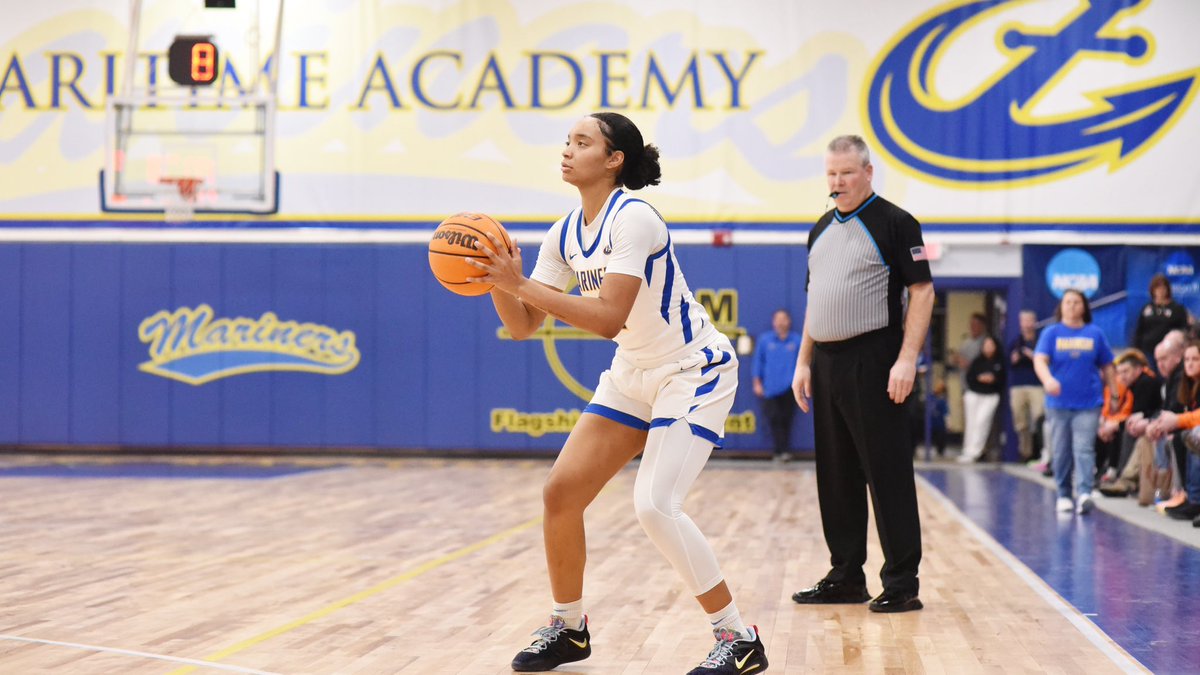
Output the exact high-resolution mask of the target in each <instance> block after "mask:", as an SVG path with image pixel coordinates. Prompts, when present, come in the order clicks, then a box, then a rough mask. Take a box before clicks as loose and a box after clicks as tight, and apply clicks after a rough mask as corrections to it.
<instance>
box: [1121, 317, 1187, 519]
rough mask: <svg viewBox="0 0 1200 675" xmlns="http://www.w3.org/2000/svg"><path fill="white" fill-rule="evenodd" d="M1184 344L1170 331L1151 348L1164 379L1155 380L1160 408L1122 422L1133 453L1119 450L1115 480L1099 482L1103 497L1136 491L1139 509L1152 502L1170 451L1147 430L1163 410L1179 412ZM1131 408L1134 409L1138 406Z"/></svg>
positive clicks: (1126, 449) (1126, 448)
mask: <svg viewBox="0 0 1200 675" xmlns="http://www.w3.org/2000/svg"><path fill="white" fill-rule="evenodd" d="M1185 344H1186V341H1185V339H1184V335H1183V331H1180V330H1173V331H1171V332H1170V333H1167V336H1166V337H1165V338H1163V341H1162V342H1160V343H1158V346H1157V347H1155V348H1154V360H1155V362H1156V363H1157V365H1158V371H1159V372H1160V373H1163V374H1164V375H1165V378H1159V380H1158V382H1159V385H1160V386H1159V389H1158V398H1159V400H1160V401H1161V402H1162V405H1161V407H1160V408H1159V409H1157V410H1150V411H1147V412H1144V413H1143V412H1140V411H1139V412H1134V413H1133V414H1132V415H1130V416H1129V419H1127V420H1126V421H1125V435H1126V437H1127V438H1128V439H1129V440H1131V441H1132V442H1133V447H1132V452H1130V451H1129V448H1128V443H1126V445H1125V446H1123V447H1122V451H1121V459H1120V461H1119V462H1118V463H1117V471H1118V476H1117V478H1116V480H1113V481H1112V482H1106V481H1104V480H1102V481H1101V484H1100V492H1101V493H1103V494H1104V495H1106V496H1109V497H1124V496H1126V495H1128V494H1130V493H1131V492H1133V491H1135V490H1136V491H1137V492H1138V504H1139V505H1140V506H1149V505H1150V504H1153V503H1154V488H1155V486H1154V483H1155V481H1156V479H1160V476H1159V475H1158V473H1157V469H1164V468H1168V467H1169V465H1170V460H1169V458H1168V457H1167V454H1168V453H1169V448H1168V447H1167V446H1168V444H1167V442H1166V440H1165V439H1157V440H1155V439H1151V438H1150V437H1149V435H1148V434H1147V433H1146V431H1147V429H1148V428H1149V426H1150V424H1151V421H1152V420H1153V419H1155V418H1156V417H1157V416H1158V415H1160V414H1161V413H1162V411H1163V410H1172V411H1175V412H1179V411H1181V410H1182V407H1181V406H1180V404H1179V399H1178V395H1177V394H1178V391H1179V379H1180V377H1181V376H1182V374H1183V369H1182V368H1180V367H1179V363H1180V361H1181V360H1182V358H1183V348H1184V345H1185ZM1134 405H1135V407H1136V406H1137V403H1136V402H1135V404H1134Z"/></svg>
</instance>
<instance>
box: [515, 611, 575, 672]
mask: <svg viewBox="0 0 1200 675" xmlns="http://www.w3.org/2000/svg"><path fill="white" fill-rule="evenodd" d="M533 634H534V635H536V636H537V639H536V640H534V641H533V644H531V645H529V646H528V647H526V648H525V649H522V650H521V651H520V652H518V653H517V656H516V657H515V658H514V659H513V662H512V669H513V670H515V671H517V672H519V673H540V672H542V671H546V670H553V669H555V668H557V667H558V666H561V665H562V664H564V663H571V662H573V661H582V660H584V659H586V658H587V657H589V656H591V655H592V636H591V635H589V634H588V628H587V617H586V616H585V617H583V628H582V629H581V630H572V629H570V628H567V626H566V624H564V623H563V620H562V617H561V616H556V615H553V614H552V615H550V625H548V626H543V627H541V628H539V629H537V630H536V631H534V632H533Z"/></svg>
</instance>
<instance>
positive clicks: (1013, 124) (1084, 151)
mask: <svg viewBox="0 0 1200 675" xmlns="http://www.w3.org/2000/svg"><path fill="white" fill-rule="evenodd" d="M1027 2H1028V0H965V1H962V0H960V1H959V2H957V3H953V5H943V6H942V8H939V9H938V10H935V11H936V12H937V13H935V14H933V15H931V16H930V15H927V16H925V17H922V18H921V19H919V20H918V21H917V22H915V23H914V24H913V25H912V26H910V27H909V28H908V29H906V30H905V31H904V32H903V33H902V34H901V36H900V37H899V38H898V40H897V42H896V43H895V44H894V45H893V46H892V47H891V49H890V50H885V51H884V53H883V56H882V57H881V59H880V61H879V62H878V67H877V68H876V69H875V71H874V76H873V77H872V80H871V85H870V91H869V93H868V97H867V115H868V117H869V119H870V123H871V128H872V130H873V131H874V133H875V135H876V137H877V139H878V141H879V146H880V148H881V149H882V150H883V151H884V152H886V153H888V154H890V155H891V156H892V157H894V158H895V159H896V160H898V161H899V162H901V163H903V164H905V165H907V166H908V167H910V168H911V169H913V170H915V171H917V172H919V173H921V174H923V175H925V176H927V177H929V178H932V179H934V180H935V181H939V182H940V181H946V182H950V183H958V182H973V183H976V184H978V183H980V182H983V183H992V184H996V185H1000V184H1012V183H1014V182H1030V181H1037V180H1038V179H1042V178H1049V177H1054V178H1060V177H1064V176H1067V175H1071V174H1074V173H1077V172H1080V171H1084V170H1086V169H1089V168H1091V167H1094V166H1096V165H1099V164H1108V166H1109V167H1110V170H1116V169H1118V168H1119V167H1121V166H1122V165H1124V164H1126V163H1128V162H1130V161H1131V160H1132V159H1134V157H1136V156H1137V155H1138V154H1140V153H1141V152H1142V151H1144V150H1146V149H1148V148H1149V147H1151V146H1152V145H1153V143H1152V142H1151V141H1153V140H1155V139H1156V138H1157V137H1159V136H1161V135H1162V134H1163V133H1165V132H1166V131H1167V130H1168V129H1169V128H1170V126H1171V125H1172V124H1173V123H1174V122H1175V121H1176V120H1177V119H1178V118H1179V116H1180V113H1181V112H1182V111H1183V110H1185V109H1186V108H1187V105H1188V103H1189V101H1190V100H1191V98H1192V96H1193V95H1194V94H1195V91H1196V81H1197V79H1198V78H1200V68H1194V69H1191V70H1188V71H1185V72H1182V73H1175V74H1173V75H1169V76H1164V77H1158V78H1154V79H1149V80H1143V81H1141V82H1136V83H1133V84H1124V85H1121V86H1113V87H1108V88H1099V89H1096V90H1092V91H1088V92H1085V93H1086V96H1087V98H1088V99H1089V101H1090V103H1091V105H1090V107H1086V109H1082V110H1076V111H1072V112H1069V113H1064V114H1054V115H1035V114H1034V113H1033V110H1034V108H1035V106H1037V104H1038V103H1039V102H1040V101H1041V100H1042V99H1044V98H1045V97H1046V96H1047V95H1049V94H1050V93H1052V92H1053V91H1054V89H1055V87H1056V86H1057V85H1059V84H1060V83H1061V82H1062V81H1063V80H1064V78H1065V77H1066V76H1067V74H1068V73H1069V72H1070V71H1071V70H1072V69H1074V68H1075V67H1076V66H1077V65H1080V64H1083V63H1091V62H1094V61H1095V60H1097V59H1107V60H1109V61H1112V62H1120V63H1122V64H1124V65H1127V66H1133V67H1136V66H1139V65H1144V64H1146V63H1148V62H1149V61H1150V60H1151V59H1152V57H1153V53H1154V43H1153V41H1152V36H1151V35H1150V34H1149V33H1148V32H1147V31H1146V30H1144V29H1143V28H1138V27H1130V28H1126V27H1125V26H1127V25H1132V26H1136V24H1135V22H1133V21H1131V18H1134V17H1135V15H1136V14H1137V13H1138V12H1140V11H1141V10H1143V9H1145V8H1146V7H1147V6H1149V5H1150V2H1151V0H1079V5H1078V6H1077V7H1076V8H1075V9H1074V10H1072V12H1071V13H1070V14H1069V15H1068V16H1066V17H1065V18H1061V19H1059V20H1058V23H1057V24H1056V25H1052V26H1038V27H1032V26H1029V25H1026V24H1023V23H1016V22H1010V23H1007V24H1005V25H1003V27H1002V28H1000V29H999V31H998V33H997V34H996V36H995V38H996V42H997V48H998V49H999V50H1000V51H1001V53H1002V54H1003V55H1004V57H1005V58H1006V62H1005V63H1004V65H1003V66H1002V67H1001V68H1000V69H999V70H996V71H995V72H993V73H989V74H986V75H981V77H986V79H985V80H984V81H983V82H982V83H981V84H980V85H979V86H978V87H977V88H976V89H975V90H974V91H972V92H970V93H969V94H968V95H966V96H964V97H962V98H959V99H957V100H954V101H950V100H946V99H944V98H942V97H940V96H939V94H938V93H937V92H936V91H935V90H934V86H933V81H934V79H935V75H936V71H937V69H938V67H939V65H945V64H944V63H943V61H942V59H943V57H944V56H945V53H946V51H947V50H948V49H949V48H950V47H951V46H953V45H954V44H956V43H958V41H959V39H960V38H963V37H964V34H965V33H966V32H967V30H968V29H969V28H971V27H972V26H973V25H977V24H978V23H979V22H981V21H984V20H986V19H993V18H995V17H996V14H994V12H997V11H1003V10H1006V9H1010V8H1013V7H1016V6H1018V5H1024V4H1026V3H1027ZM1053 21H1054V20H1048V21H1047V23H1053ZM1118 25H1120V26H1122V28H1116V26H1118ZM976 39H977V38H976ZM1198 61H1200V59H1198ZM1198 65H1200V64H1198Z"/></svg>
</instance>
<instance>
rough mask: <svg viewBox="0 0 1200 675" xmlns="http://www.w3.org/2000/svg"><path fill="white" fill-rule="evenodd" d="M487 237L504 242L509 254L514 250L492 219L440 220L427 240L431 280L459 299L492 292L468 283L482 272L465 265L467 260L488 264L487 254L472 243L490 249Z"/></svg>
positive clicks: (474, 216)
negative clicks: (436, 281)
mask: <svg viewBox="0 0 1200 675" xmlns="http://www.w3.org/2000/svg"><path fill="white" fill-rule="evenodd" d="M488 234H493V235H495V236H496V238H497V239H499V240H500V241H502V242H504V245H505V247H507V248H508V250H509V251H510V252H511V251H512V250H513V247H512V239H511V238H509V236H508V232H507V231H506V230H505V229H504V226H503V225H501V224H500V223H499V222H497V221H496V219H495V218H492V217H491V216H487V215H484V214H482V213H469V212H466V213H456V214H454V215H452V216H450V217H449V218H447V219H445V220H443V221H442V223H441V224H440V225H438V226H437V229H436V230H434V231H433V238H432V239H430V240H429V269H431V270H433V276H434V277H436V278H437V280H438V281H440V282H441V284H442V285H443V286H445V287H446V288H448V289H450V290H451V291H453V292H455V293H457V294H459V295H483V294H484V293H487V292H488V291H490V290H492V284H483V283H478V282H474V281H469V279H470V277H478V276H482V274H483V272H482V271H481V270H479V269H476V268H474V267H471V265H469V264H468V263H467V259H468V258H477V259H482V260H487V254H486V253H484V252H483V251H481V250H479V249H477V248H475V242H477V241H480V242H483V245H484V246H486V247H488V248H489V249H490V248H491V247H492V242H491V240H490V239H488V238H487V235H488Z"/></svg>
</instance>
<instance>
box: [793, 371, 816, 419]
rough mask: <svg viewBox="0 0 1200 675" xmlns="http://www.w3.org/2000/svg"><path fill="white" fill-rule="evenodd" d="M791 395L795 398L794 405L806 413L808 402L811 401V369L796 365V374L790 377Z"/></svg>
mask: <svg viewBox="0 0 1200 675" xmlns="http://www.w3.org/2000/svg"><path fill="white" fill-rule="evenodd" d="M792 395H793V396H795V397H796V405H798V406H800V409H801V410H803V411H804V412H808V402H809V401H810V400H812V369H811V368H809V367H808V366H806V365H803V364H799V363H797V364H796V374H795V375H793V376H792Z"/></svg>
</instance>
